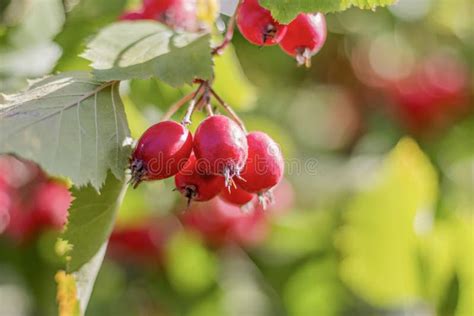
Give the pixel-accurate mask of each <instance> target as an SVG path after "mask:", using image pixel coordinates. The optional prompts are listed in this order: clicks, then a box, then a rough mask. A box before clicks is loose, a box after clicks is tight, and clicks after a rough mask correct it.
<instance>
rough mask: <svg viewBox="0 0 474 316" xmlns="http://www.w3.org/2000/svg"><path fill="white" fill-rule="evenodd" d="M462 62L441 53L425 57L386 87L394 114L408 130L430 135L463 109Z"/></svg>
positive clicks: (465, 96) (465, 83) (465, 105)
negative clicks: (408, 72)
mask: <svg viewBox="0 0 474 316" xmlns="http://www.w3.org/2000/svg"><path fill="white" fill-rule="evenodd" d="M465 69H467V68H466V65H464V64H463V63H462V62H461V61H459V60H458V59H456V58H454V57H452V56H450V55H444V54H435V55H433V56H429V57H428V58H426V59H425V60H424V61H423V63H421V64H419V65H418V66H417V67H416V68H415V69H414V70H413V72H412V73H411V74H410V75H409V76H407V77H405V78H403V79H400V80H397V81H394V82H390V83H389V85H388V86H387V87H386V89H387V92H388V95H389V97H391V99H392V101H393V106H394V108H393V110H394V114H395V115H396V116H397V118H398V119H399V120H400V121H401V123H402V124H403V125H405V126H406V127H407V128H408V129H409V130H410V131H412V132H414V133H418V134H426V133H428V134H430V133H433V132H436V131H437V130H439V129H441V128H443V127H446V126H449V125H450V124H451V123H452V121H453V120H454V119H456V118H457V117H459V116H462V115H463V114H464V113H466V112H467V108H468V106H469V101H468V95H469V92H468V90H469V89H468V82H469V80H468V77H469V76H468V74H467V72H466V70H465Z"/></svg>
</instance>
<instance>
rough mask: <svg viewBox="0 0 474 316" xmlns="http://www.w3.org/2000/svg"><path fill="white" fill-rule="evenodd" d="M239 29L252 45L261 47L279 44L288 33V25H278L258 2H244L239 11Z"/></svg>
mask: <svg viewBox="0 0 474 316" xmlns="http://www.w3.org/2000/svg"><path fill="white" fill-rule="evenodd" d="M237 27H238V28H239V30H240V33H242V35H243V36H244V37H245V38H246V39H247V40H248V41H249V42H250V43H252V44H255V45H259V46H270V45H275V44H278V42H280V40H281V39H282V38H283V36H284V35H285V33H286V25H283V24H280V23H278V22H277V21H276V20H275V19H274V18H273V17H272V15H271V13H270V11H269V10H267V9H265V8H263V7H261V6H260V4H259V3H258V0H244V2H243V3H242V5H241V6H240V7H239V9H238V11H237Z"/></svg>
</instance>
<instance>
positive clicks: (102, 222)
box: [60, 173, 127, 272]
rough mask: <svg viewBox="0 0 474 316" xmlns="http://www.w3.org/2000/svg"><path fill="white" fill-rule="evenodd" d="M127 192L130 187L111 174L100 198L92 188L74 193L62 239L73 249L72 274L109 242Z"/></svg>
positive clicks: (70, 259) (76, 190)
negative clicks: (117, 214)
mask: <svg viewBox="0 0 474 316" xmlns="http://www.w3.org/2000/svg"><path fill="white" fill-rule="evenodd" d="M126 188H127V185H126V184H124V183H123V182H121V181H119V180H117V179H116V178H115V177H114V176H113V175H111V174H110V173H109V175H108V176H107V180H106V182H105V184H104V186H103V188H102V191H101V193H100V194H99V193H97V191H96V190H95V189H94V188H93V187H92V186H90V185H89V186H87V187H84V188H82V189H73V190H72V194H73V196H74V197H75V200H74V202H73V204H72V207H71V208H70V210H69V218H68V222H67V225H66V229H65V231H64V232H63V233H62V234H61V237H60V238H61V239H60V240H62V241H63V242H64V241H67V242H68V244H69V245H71V246H72V249H71V250H70V251H68V252H67V256H68V257H69V259H68V271H70V272H73V271H77V270H78V269H79V268H81V267H82V266H83V265H84V264H85V263H87V262H89V261H90V260H91V259H92V258H93V257H94V255H95V254H96V253H97V252H98V251H99V250H100V248H101V246H102V245H103V244H104V243H105V242H106V240H107V239H108V237H109V235H110V233H111V232H112V228H113V224H114V220H115V216H116V213H117V211H118V209H119V207H120V205H121V203H122V200H123V197H124V195H125V191H126Z"/></svg>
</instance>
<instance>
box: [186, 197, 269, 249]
mask: <svg viewBox="0 0 474 316" xmlns="http://www.w3.org/2000/svg"><path fill="white" fill-rule="evenodd" d="M181 221H182V223H183V225H184V226H185V227H186V228H188V229H191V230H193V231H196V232H197V233H199V234H200V235H201V236H202V238H204V239H205V240H206V241H207V242H208V243H209V244H211V245H213V246H224V245H226V244H232V243H237V244H240V245H242V246H256V245H258V244H259V243H261V242H262V241H263V240H264V239H265V237H266V236H267V231H268V222H267V218H266V215H265V213H264V212H262V211H260V210H255V211H250V212H243V211H242V209H241V208H240V207H239V206H237V205H233V204H230V203H227V202H225V201H223V200H222V199H220V198H218V197H216V198H214V199H212V200H210V201H208V202H203V203H195V204H192V205H191V207H190V208H189V209H188V210H186V211H184V212H183V213H182V215H181Z"/></svg>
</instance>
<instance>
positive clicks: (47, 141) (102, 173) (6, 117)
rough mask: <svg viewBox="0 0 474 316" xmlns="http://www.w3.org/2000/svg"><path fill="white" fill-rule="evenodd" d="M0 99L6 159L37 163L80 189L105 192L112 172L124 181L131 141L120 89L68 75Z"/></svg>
mask: <svg viewBox="0 0 474 316" xmlns="http://www.w3.org/2000/svg"><path fill="white" fill-rule="evenodd" d="M1 98H2V97H1V96H0V122H1V124H0V153H13V154H17V155H19V156H21V157H23V158H26V159H31V160H33V161H35V162H37V163H38V164H40V165H41V167H43V169H45V170H46V171H47V172H49V173H51V174H53V175H59V176H65V177H69V178H70V179H71V180H72V182H73V183H74V184H75V185H76V186H81V185H85V184H87V183H92V184H93V186H94V187H95V188H96V189H97V190H99V189H100V186H101V185H102V183H103V182H104V180H105V177H106V175H107V170H108V169H111V170H112V172H113V173H114V174H115V176H116V177H118V178H122V177H123V170H124V169H125V166H126V163H127V157H128V155H129V148H128V147H124V146H123V143H124V140H125V139H126V138H127V137H128V135H129V130H128V126H127V121H126V117H125V113H124V109H123V105H122V101H121V100H120V96H119V93H118V84H117V83H105V84H104V83H99V82H96V81H94V80H92V79H90V78H89V75H88V74H86V73H80V72H79V73H64V74H61V75H57V76H52V77H47V78H45V79H42V80H40V81H37V82H36V83H34V84H32V85H31V86H30V87H29V89H28V90H27V91H25V92H23V93H19V94H14V95H6V96H3V100H2V99H1Z"/></svg>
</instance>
